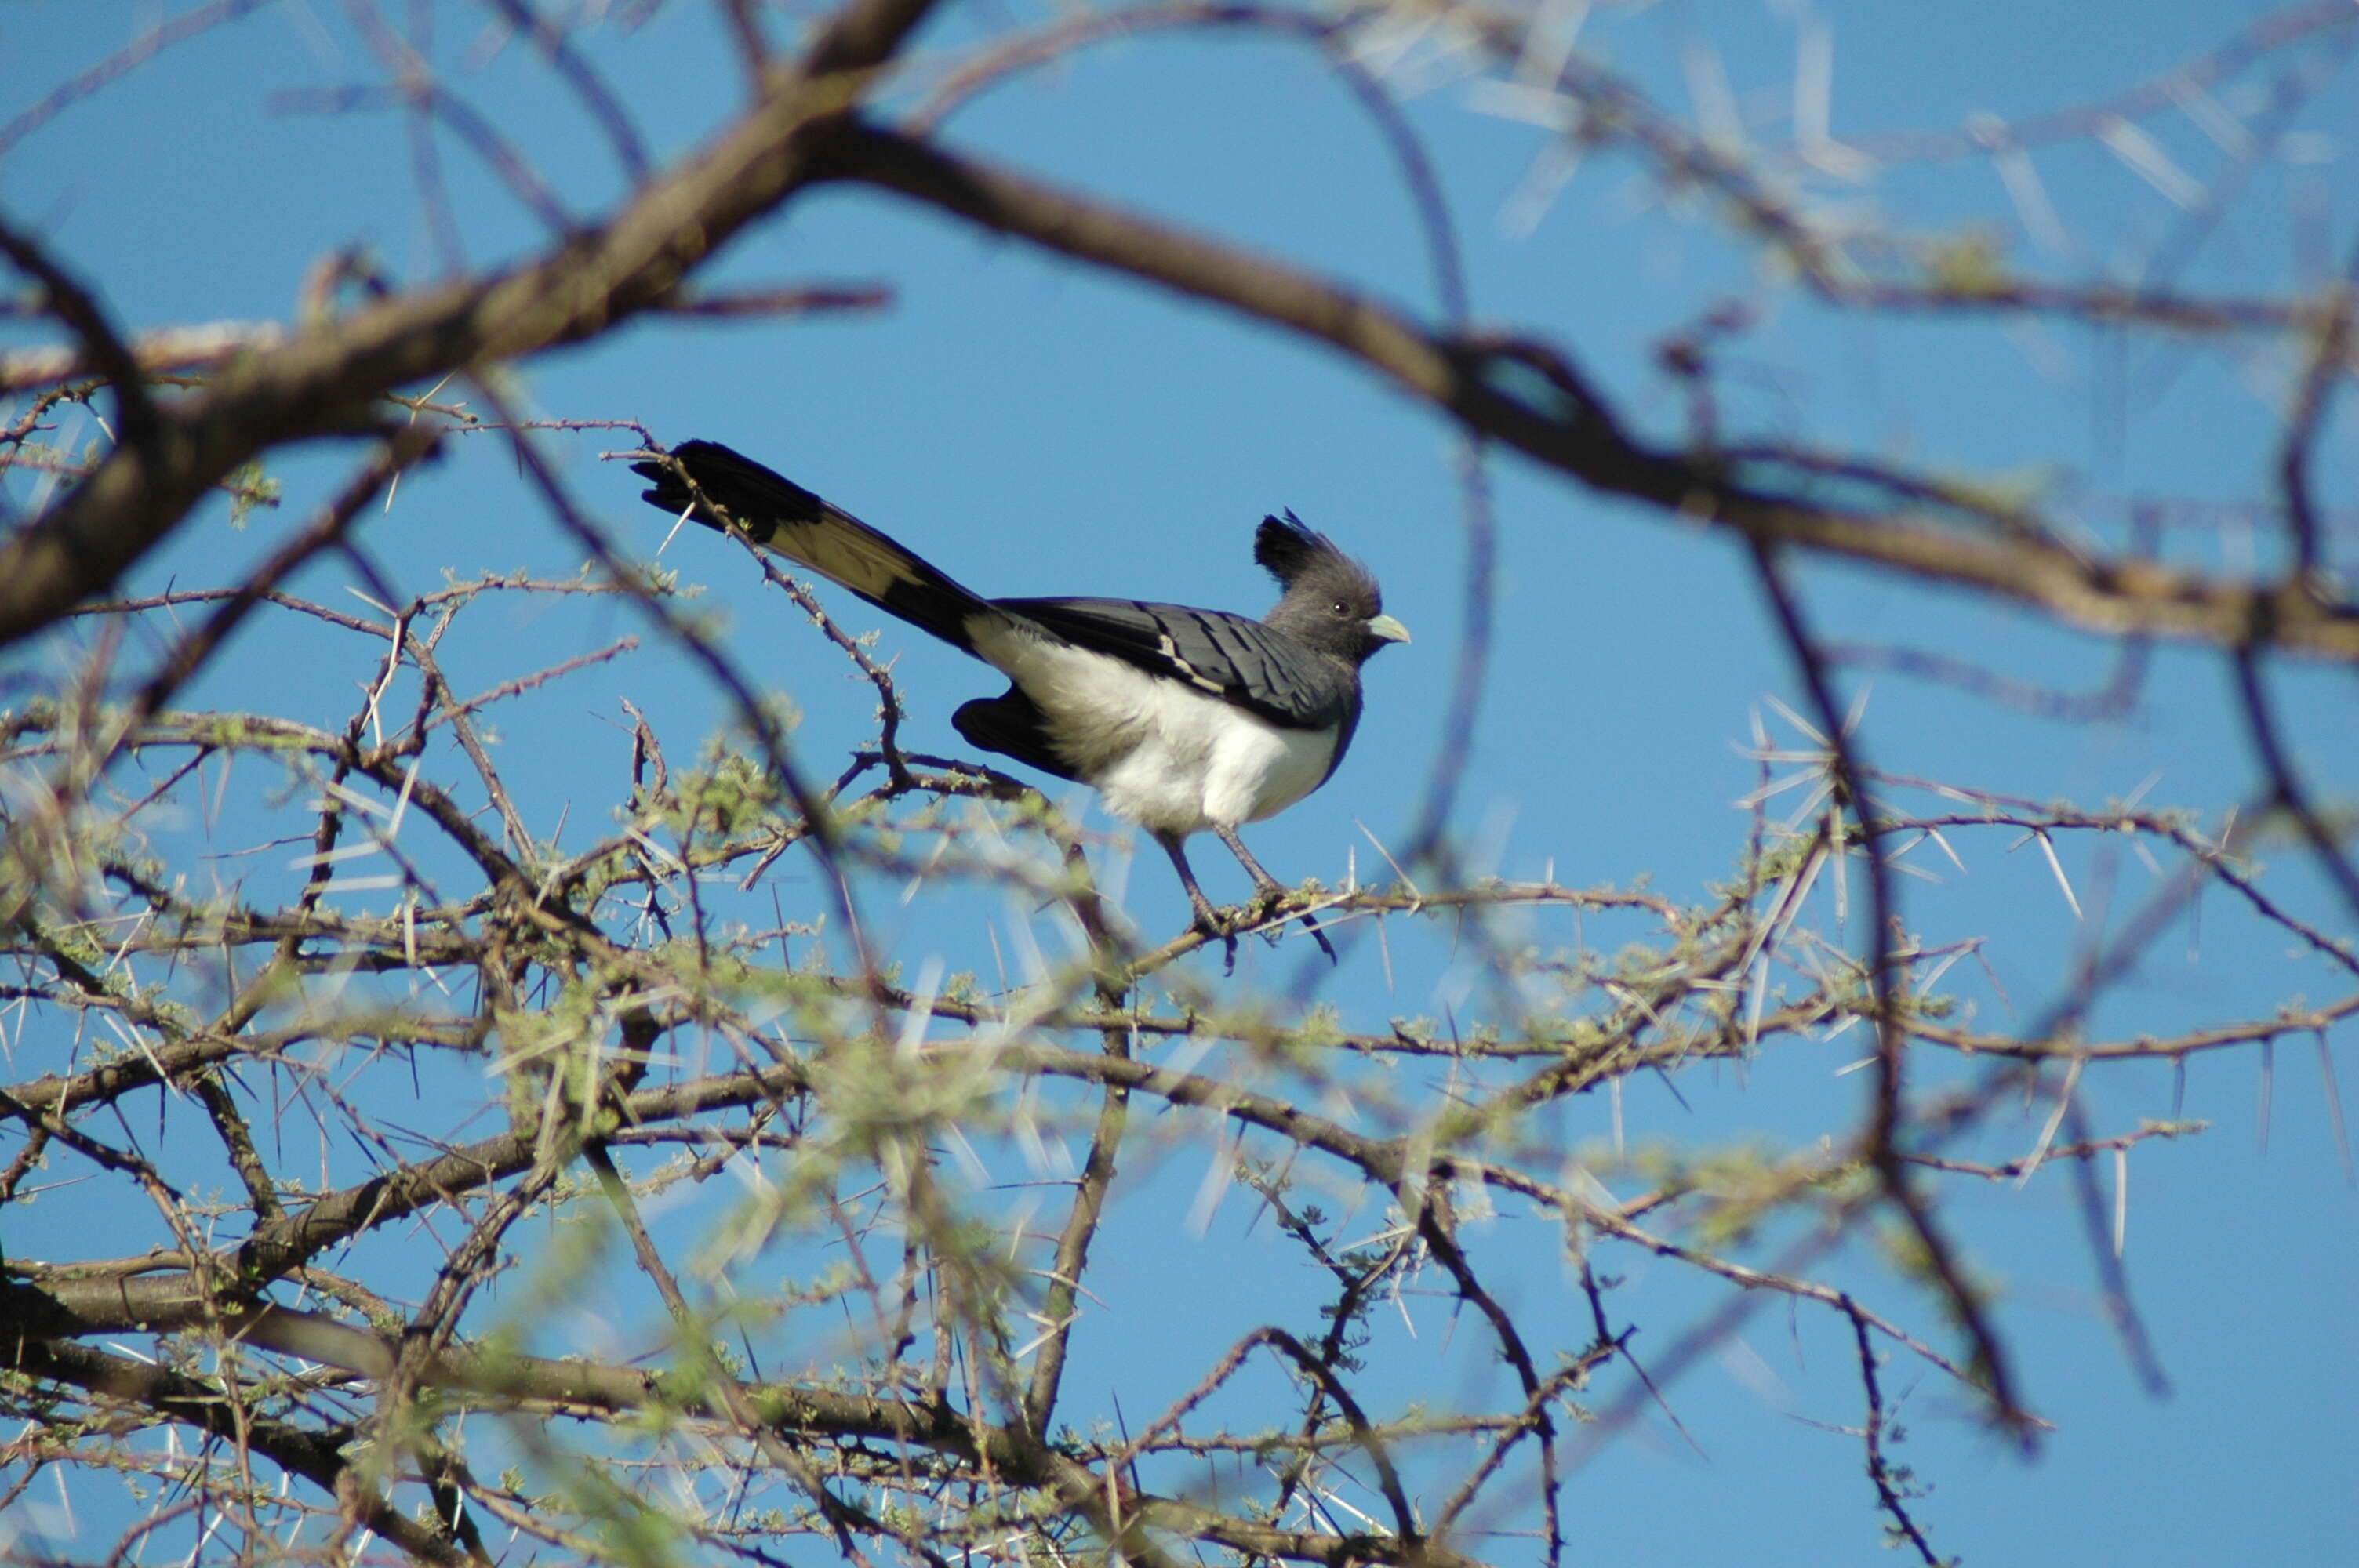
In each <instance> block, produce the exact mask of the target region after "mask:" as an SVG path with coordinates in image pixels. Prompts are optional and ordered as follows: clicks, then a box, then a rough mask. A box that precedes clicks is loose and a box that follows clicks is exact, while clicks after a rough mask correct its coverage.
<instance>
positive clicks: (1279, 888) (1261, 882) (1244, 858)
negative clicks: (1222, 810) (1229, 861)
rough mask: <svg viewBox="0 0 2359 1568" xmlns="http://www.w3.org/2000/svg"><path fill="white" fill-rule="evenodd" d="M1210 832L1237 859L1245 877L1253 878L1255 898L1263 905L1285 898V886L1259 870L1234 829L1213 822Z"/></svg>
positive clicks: (1251, 853) (1256, 862)
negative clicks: (1218, 837) (1219, 837)
mask: <svg viewBox="0 0 2359 1568" xmlns="http://www.w3.org/2000/svg"><path fill="white" fill-rule="evenodd" d="M1212 831H1213V832H1215V833H1217V834H1219V835H1220V836H1221V842H1222V843H1223V844H1226V845H1227V846H1228V847H1229V853H1230V854H1232V855H1234V856H1235V857H1236V858H1237V864H1238V865H1240V866H1243V867H1244V868H1245V875H1247V876H1249V877H1251V878H1253V884H1254V896H1255V897H1256V898H1257V899H1259V900H1260V901H1261V902H1262V903H1277V901H1278V900H1279V899H1282V898H1284V897H1285V896H1286V887H1285V884H1283V883H1281V882H1280V881H1278V880H1277V878H1276V877H1274V876H1271V875H1270V874H1269V873H1268V872H1267V871H1263V870H1262V869H1261V862H1260V861H1259V860H1255V859H1254V858H1253V851H1252V850H1251V849H1246V848H1245V840H1244V839H1242V838H1238V837H1237V830H1236V829H1235V828H1234V827H1230V826H1229V825H1228V824H1227V823H1225V822H1215V823H1213V824H1212Z"/></svg>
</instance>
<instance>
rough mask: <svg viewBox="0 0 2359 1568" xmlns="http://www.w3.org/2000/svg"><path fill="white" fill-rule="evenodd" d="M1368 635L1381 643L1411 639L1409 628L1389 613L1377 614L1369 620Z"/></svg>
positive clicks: (1402, 641)
mask: <svg viewBox="0 0 2359 1568" xmlns="http://www.w3.org/2000/svg"><path fill="white" fill-rule="evenodd" d="M1368 635H1369V636H1371V637H1374V638H1375V639H1376V640H1377V641H1378V642H1380V643H1406V642H1408V641H1409V634H1408V627H1406V626H1404V625H1402V624H1401V623H1400V622H1397V621H1396V620H1394V619H1393V618H1392V617H1391V616H1389V615H1378V616H1375V617H1373V618H1372V619H1370V621H1369V622H1368Z"/></svg>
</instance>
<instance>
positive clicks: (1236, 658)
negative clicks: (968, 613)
mask: <svg viewBox="0 0 2359 1568" xmlns="http://www.w3.org/2000/svg"><path fill="white" fill-rule="evenodd" d="M992 603H993V604H994V605H995V606H996V607H997V608H998V609H1000V610H1002V611H1006V612H1007V613H1008V614H1009V615H1012V616H1016V617H1019V618H1021V619H1023V620H1025V621H1029V622H1032V623H1033V624H1035V625H1037V626H1038V627H1040V628H1041V629H1042V630H1044V631H1046V632H1048V633H1049V634H1050V635H1051V636H1054V637H1057V638H1059V639H1060V640H1062V641H1064V642H1067V643H1071V644H1072V645H1073V646H1075V647H1077V648H1083V649H1087V650H1088V651H1089V652H1091V653H1095V654H1111V655H1112V656H1113V657H1114V658H1118V659H1121V660H1122V661H1124V662H1125V663H1126V664H1130V665H1136V666H1137V667H1138V668H1140V669H1142V670H1145V671H1147V673H1149V674H1150V675H1158V676H1168V677H1169V678H1170V679H1173V680H1177V681H1182V682H1185V683H1187V684H1188V685H1190V686H1191V687H1195V688H1196V689H1197V690H1199V691H1202V692H1205V693H1208V694H1209V695H1212V696H1214V697H1220V698H1221V699H1222V700H1223V701H1224V702H1229V703H1233V704H1234V705H1235V706H1237V707H1239V708H1245V709H1246V710H1247V711H1248V712H1251V713H1255V714H1258V715H1259V716H1260V717H1262V718H1264V719H1268V720H1269V721H1270V722H1271V723H1273V724H1278V725H1283V726H1284V727H1286V728H1288V729H1289V730H1324V729H1326V728H1328V727H1329V726H1331V725H1335V724H1341V723H1343V722H1345V721H1346V720H1347V719H1349V718H1350V717H1351V716H1352V708H1353V702H1352V697H1353V687H1354V685H1355V683H1354V682H1353V678H1352V672H1351V671H1350V670H1349V669H1348V668H1347V667H1345V666H1344V665H1342V664H1341V662H1340V661H1337V660H1335V659H1332V658H1328V657H1325V656H1323V655H1321V654H1316V653H1313V652H1312V651H1311V650H1310V649H1308V648H1305V647H1304V646H1302V644H1301V643H1298V642H1296V641H1295V640H1294V639H1293V638H1291V637H1288V635H1287V634H1286V633H1283V632H1278V631H1274V630H1272V629H1271V628H1270V627H1267V626H1265V625H1263V624H1262V623H1261V622H1258V621H1256V620H1254V619H1252V618H1251V617H1249V616H1244V615H1234V614H1231V613H1229V612H1228V611H1222V610H1190V609H1189V608H1188V607H1186V606H1185V605H1179V604H1147V603H1143V602H1141V601H1139V600H1134V599H999V600H992Z"/></svg>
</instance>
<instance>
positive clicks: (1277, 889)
mask: <svg viewBox="0 0 2359 1568" xmlns="http://www.w3.org/2000/svg"><path fill="white" fill-rule="evenodd" d="M1212 831H1213V832H1215V833H1217V834H1219V835H1220V836H1221V842H1222V843H1223V844H1226V845H1227V846H1228V847H1229V853H1230V854H1232V855H1234V856H1235V857H1236V858H1237V864H1239V865H1241V866H1243V867H1244V868H1245V874H1246V875H1247V876H1249V877H1251V878H1253V881H1254V898H1255V901H1256V903H1258V904H1259V905H1260V906H1261V907H1262V908H1264V909H1265V910H1266V909H1268V908H1269V907H1271V906H1272V905H1275V904H1277V903H1279V902H1280V901H1282V900H1283V899H1284V898H1285V897H1286V888H1285V886H1284V884H1282V883H1281V882H1279V881H1278V880H1277V878H1276V877H1274V876H1271V875H1270V874H1269V873H1268V872H1267V871H1263V870H1262V869H1261V862H1260V861H1259V860H1255V859H1254V858H1253V851H1252V850H1250V849H1246V848H1245V840H1244V839H1242V838H1238V837H1237V830H1236V829H1235V828H1234V827H1230V826H1229V825H1228V824H1227V823H1225V822H1215V823H1213V824H1212ZM1173 853H1174V854H1177V853H1178V851H1177V850H1174V851H1173ZM1193 885H1194V884H1193V883H1190V886H1193ZM1302 924H1303V925H1306V926H1309V927H1310V939H1311V940H1312V941H1314V942H1316V943H1318V944H1319V950H1320V951H1321V952H1322V953H1324V954H1326V955H1327V961H1328V962H1329V963H1331V964H1332V963H1337V962H1340V961H1341V960H1339V959H1338V958H1337V957H1335V949H1334V947H1333V946H1332V945H1330V944H1329V942H1328V940H1327V933H1326V932H1325V931H1323V930H1321V928H1320V925H1319V917H1318V916H1317V915H1315V914H1310V912H1309V911H1307V910H1306V911H1304V912H1303V915H1302Z"/></svg>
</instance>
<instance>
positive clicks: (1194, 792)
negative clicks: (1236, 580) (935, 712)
mask: <svg viewBox="0 0 2359 1568" xmlns="http://www.w3.org/2000/svg"><path fill="white" fill-rule="evenodd" d="M977 630H978V631H981V630H983V629H982V628H977ZM986 640H987V641H988V642H989V643H991V644H992V645H991V646H989V647H985V646H984V642H985V641H986ZM976 651H977V652H978V653H981V654H983V655H984V658H986V659H988V660H989V661H990V662H991V663H993V664H995V665H998V666H999V667H1000V668H1001V669H1003V670H1006V672H1007V674H1008V676H1009V678H1011V679H1012V680H1014V681H1015V682H1016V685H1017V686H1019V687H1022V688H1023V689H1024V691H1025V692H1026V693H1027V695H1028V696H1029V697H1031V698H1032V700H1033V702H1034V703H1035V704H1037V705H1038V708H1039V709H1040V711H1041V713H1042V714H1043V715H1044V716H1046V718H1047V719H1048V725H1049V733H1050V734H1051V735H1053V736H1054V737H1055V739H1056V741H1057V749H1058V751H1059V752H1061V753H1062V754H1063V755H1064V756H1066V757H1068V758H1071V760H1072V761H1073V762H1074V763H1075V764H1076V766H1075V771H1076V772H1077V773H1082V774H1083V775H1085V776H1088V777H1091V778H1093V779H1094V780H1095V781H1096V784H1097V787H1098V793H1099V795H1101V796H1102V797H1103V799H1104V801H1105V807H1106V810H1107V811H1108V812H1110V813H1111V814H1113V815H1114V816H1118V817H1120V818H1122V819H1123V820H1124V821H1125V822H1135V823H1136V824H1137V825H1138V826H1139V827H1145V828H1147V829H1148V830H1149V831H1151V832H1158V833H1177V834H1189V833H1196V832H1201V831H1202V830H1203V829H1205V828H1208V827H1215V826H1218V827H1235V826H1236V825H1237V824H1238V823H1241V822H1257V821H1259V820H1260V819H1261V818H1263V817H1265V816H1270V815H1272V814H1274V813H1276V812H1279V811H1283V810H1285V809H1286V808H1287V807H1288V806H1292V805H1293V804H1294V803H1295V802H1296V801H1298V800H1300V799H1301V798H1302V797H1303V796H1304V795H1309V794H1310V792H1311V791H1312V790H1314V789H1316V788H1317V787H1318V786H1319V781H1320V780H1321V779H1323V778H1325V777H1326V776H1327V767H1328V763H1329V762H1331V761H1332V759H1333V757H1334V754H1335V735H1334V732H1333V731H1332V730H1288V729H1283V728H1281V727H1279V726H1277V725H1276V724H1272V723H1270V722H1269V721H1268V720H1267V719H1263V718H1261V717H1260V716H1258V715H1256V714H1253V713H1249V712H1247V711H1246V710H1245V709H1244V708H1238V707H1236V706H1234V704H1231V703H1228V702H1224V701H1223V700H1222V699H1221V698H1219V697H1214V696H1212V694H1210V693H1208V692H1201V691H1196V690H1192V689H1190V687H1185V686H1182V685H1180V684H1179V683H1178V682H1176V681H1170V680H1165V679H1161V678H1159V677H1158V676H1151V675H1148V674H1147V672H1146V671H1145V670H1142V669H1139V668H1138V667H1137V666H1136V665H1130V664H1126V663H1125V662H1124V661H1122V660H1120V659H1117V658H1115V657H1114V656H1113V655H1111V654H1093V653H1088V652H1085V651H1083V650H1082V649H1079V648H1074V647H1071V646H1068V645H1064V644H1060V643H1049V642H1044V641H1042V640H1041V639H1039V638H1038V637H1032V636H1026V635H1024V634H1023V633H1020V632H1016V631H1013V630H1008V631H1005V632H1001V633H998V634H997V635H991V634H989V633H986V635H985V636H984V637H979V638H977V640H976Z"/></svg>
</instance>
